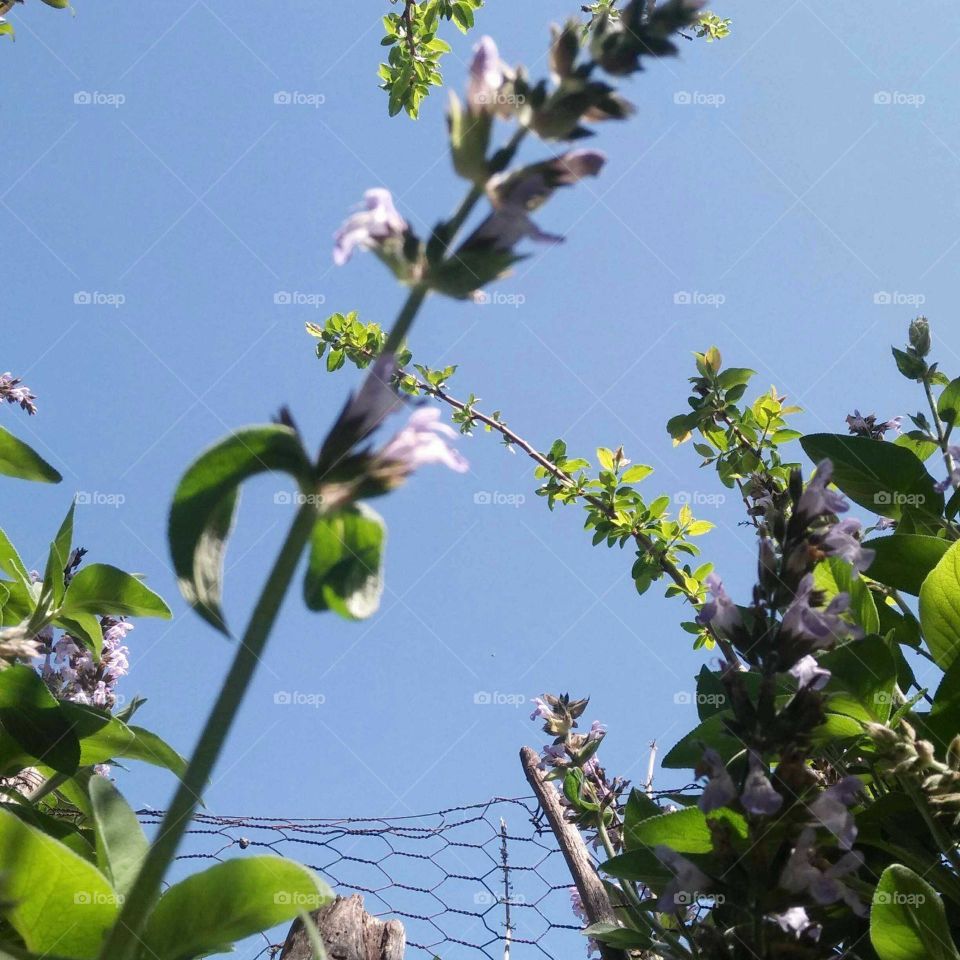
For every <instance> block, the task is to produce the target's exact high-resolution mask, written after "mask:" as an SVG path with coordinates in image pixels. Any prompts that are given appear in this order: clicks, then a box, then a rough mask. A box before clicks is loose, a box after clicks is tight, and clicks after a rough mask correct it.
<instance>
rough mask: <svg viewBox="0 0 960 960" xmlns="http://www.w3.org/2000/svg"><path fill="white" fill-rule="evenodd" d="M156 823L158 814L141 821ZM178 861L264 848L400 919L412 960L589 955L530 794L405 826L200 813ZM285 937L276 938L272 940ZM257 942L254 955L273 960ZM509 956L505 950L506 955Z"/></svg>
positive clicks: (273, 947)
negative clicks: (415, 958) (420, 958)
mask: <svg viewBox="0 0 960 960" xmlns="http://www.w3.org/2000/svg"><path fill="white" fill-rule="evenodd" d="M138 815H139V816H140V819H141V822H142V823H143V824H144V826H147V827H150V826H156V825H158V824H159V823H160V820H161V819H162V816H163V814H162V812H160V811H156V810H141V811H139V812H138ZM183 850H184V852H183V853H182V854H181V856H180V857H179V858H178V859H180V860H221V859H224V858H225V857H227V856H229V857H234V856H238V855H241V856H242V855H243V853H244V852H251V853H260V854H262V853H263V852H264V851H265V850H269V851H272V852H273V853H276V854H278V855H280V856H289V857H291V858H293V859H296V860H297V861H299V862H300V863H303V864H306V865H307V866H309V867H312V868H313V869H314V870H316V871H317V872H318V873H319V874H320V875H321V876H323V878H324V879H325V880H326V881H327V882H328V883H329V884H330V886H331V887H333V888H334V889H335V891H336V892H337V893H338V894H341V895H347V894H351V893H359V894H362V895H363V897H364V900H365V906H366V909H367V911H368V912H369V913H371V914H374V915H375V916H378V917H381V918H383V919H396V920H400V921H401V922H402V923H403V924H404V927H405V928H406V932H407V946H408V949H409V950H410V951H411V952H412V953H413V955H414V956H425V957H437V956H438V957H440V958H441V960H479V958H482V957H490V958H491V960H493V958H496V960H503V958H504V957H505V956H510V957H512V958H513V960H533V958H535V957H547V958H551V960H552V958H555V957H560V956H568V957H569V956H579V955H581V954H580V951H583V955H584V956H585V955H586V941H585V940H584V939H583V938H582V937H581V936H580V933H579V931H580V929H581V926H580V923H579V922H578V920H577V918H576V917H575V916H574V914H573V913H572V911H571V905H570V894H569V888H570V885H571V880H570V875H569V873H568V872H567V868H566V865H565V863H564V860H563V855H562V854H561V852H560V850H559V848H558V847H557V844H556V841H555V840H554V837H553V834H552V832H551V831H550V827H549V824H548V823H547V822H546V819H545V818H544V817H543V814H542V811H541V810H540V808H539V805H538V803H537V800H536V798H534V797H514V798H503V797H497V798H494V799H491V800H488V801H486V802H484V803H476V804H469V805H466V806H460V807H451V808H449V809H447V810H439V811H436V812H434V813H428V814H421V815H416V816H405V817H373V818H362V817H348V818H343V819H337V820H301V819H292V820H288V819H283V818H276V817H228V816H213V815H211V814H206V813H197V814H196V815H195V816H194V818H193V823H192V825H191V827H190V829H189V830H188V836H187V839H186V840H185V842H184V848H183ZM281 939H282V938H281ZM281 946H282V944H281V943H274V942H272V941H271V940H270V938H269V937H267V936H266V934H264V936H263V945H262V948H259V952H258V953H257V954H256V956H257V957H262V958H273V957H276V956H279V953H280V949H281ZM508 948H509V952H508Z"/></svg>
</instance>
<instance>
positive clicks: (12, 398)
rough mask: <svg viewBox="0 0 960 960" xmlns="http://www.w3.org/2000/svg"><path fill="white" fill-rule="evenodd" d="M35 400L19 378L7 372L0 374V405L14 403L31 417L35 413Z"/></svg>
mask: <svg viewBox="0 0 960 960" xmlns="http://www.w3.org/2000/svg"><path fill="white" fill-rule="evenodd" d="M36 399H37V398H36V397H35V396H34V395H33V394H32V393H31V392H30V390H29V389H28V388H27V387H25V386H23V381H22V380H21V379H20V378H19V377H14V376H13V375H12V374H11V373H10V372H9V371H8V372H7V373H0V403H3V402H4V401H6V402H7V403H14V404H16V405H17V406H18V407H20V408H21V409H22V410H26V411H27V413H28V414H30V416H33V415H34V414H35V413H36V412H37V405H36V404H35V403H34V401H35V400H36Z"/></svg>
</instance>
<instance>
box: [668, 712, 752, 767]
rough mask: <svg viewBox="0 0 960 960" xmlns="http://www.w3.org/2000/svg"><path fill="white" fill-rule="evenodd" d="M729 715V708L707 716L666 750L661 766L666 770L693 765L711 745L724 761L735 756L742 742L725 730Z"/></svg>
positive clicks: (740, 748) (741, 747)
mask: <svg viewBox="0 0 960 960" xmlns="http://www.w3.org/2000/svg"><path fill="white" fill-rule="evenodd" d="M731 717H732V714H731V713H730V711H729V710H721V711H720V712H719V713H715V714H713V716H711V717H708V718H707V719H706V720H704V721H703V723H701V724H700V725H699V726H698V727H696V728H695V729H694V730H691V731H690V733H688V734H687V735H686V736H685V737H683V738H682V739H681V740H680V741H679V742H678V743H676V744H675V745H674V746H673V748H672V749H671V750H669V751H668V752H667V755H666V756H665V757H664V758H663V766H664V767H666V768H667V769H668V770H676V769H682V768H685V767H695V766H696V765H697V764H698V763H699V762H700V758H701V757H702V756H703V751H704V749H705V748H706V747H713V749H714V750H716V751H717V753H719V754H720V757H721V758H722V759H723V760H724V761H727V760H729V759H730V758H731V757H734V756H736V755H737V754H738V753H739V752H740V751H741V750H743V743H742V742H741V741H740V740H739V739H738V738H737V737H735V736H733V735H732V734H731V733H729V732H728V730H727V721H728V720H730V719H731Z"/></svg>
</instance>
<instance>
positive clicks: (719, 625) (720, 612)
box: [697, 573, 740, 635]
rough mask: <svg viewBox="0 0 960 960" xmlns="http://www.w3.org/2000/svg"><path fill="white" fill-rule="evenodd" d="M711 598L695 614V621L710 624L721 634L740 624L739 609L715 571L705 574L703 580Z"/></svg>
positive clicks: (730, 631) (727, 632)
mask: <svg viewBox="0 0 960 960" xmlns="http://www.w3.org/2000/svg"><path fill="white" fill-rule="evenodd" d="M705 583H706V585H707V589H708V590H709V591H710V595H711V596H712V597H713V599H712V600H708V601H707V602H706V603H705V604H704V605H703V606H702V607H701V608H700V613H699V614H698V615H697V623H700V624H703V625H704V626H708V625H709V626H710V627H712V628H713V629H714V630H716V631H718V632H719V633H723V634H727V635H729V634H731V633H732V632H733V631H734V630H736V629H737V628H738V627H739V626H740V611H739V610H738V609H737V605H736V604H735V603H734V602H733V600H731V599H730V595H729V594H728V593H727V591H726V590H725V589H724V587H723V581H722V580H721V579H720V577H718V576H717V574H715V573H711V574H709V575H708V576H707V579H706V581H705Z"/></svg>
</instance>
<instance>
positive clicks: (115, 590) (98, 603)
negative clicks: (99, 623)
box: [61, 563, 173, 620]
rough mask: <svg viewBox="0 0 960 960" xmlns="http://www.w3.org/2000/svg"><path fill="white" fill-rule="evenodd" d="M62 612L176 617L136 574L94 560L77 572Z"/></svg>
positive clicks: (164, 618) (69, 614)
mask: <svg viewBox="0 0 960 960" xmlns="http://www.w3.org/2000/svg"><path fill="white" fill-rule="evenodd" d="M61 613H62V615H63V616H66V617H70V616H72V615H74V614H76V613H93V614H111V615H114V616H120V617H160V618H161V619H163V620H169V619H170V618H171V617H172V616H173V614H172V613H171V612H170V608H169V607H168V606H167V605H166V604H165V603H164V602H163V600H162V599H161V598H160V597H159V596H157V594H155V593H154V592H153V591H152V590H150V589H149V588H147V587H145V586H144V585H143V584H142V583H141V582H140V581H139V580H138V579H137V578H136V577H133V576H131V575H130V574H129V573H124V572H123V571H122V570H118V569H117V568H116V567H111V566H109V565H108V564H106V563H91V564H90V565H89V566H86V567H82V568H81V569H80V570H79V571H78V572H77V573H76V574H75V575H74V577H73V579H72V580H71V581H70V586H69V587H67V592H66V594H65V596H64V599H63V608H62V610H61Z"/></svg>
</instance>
